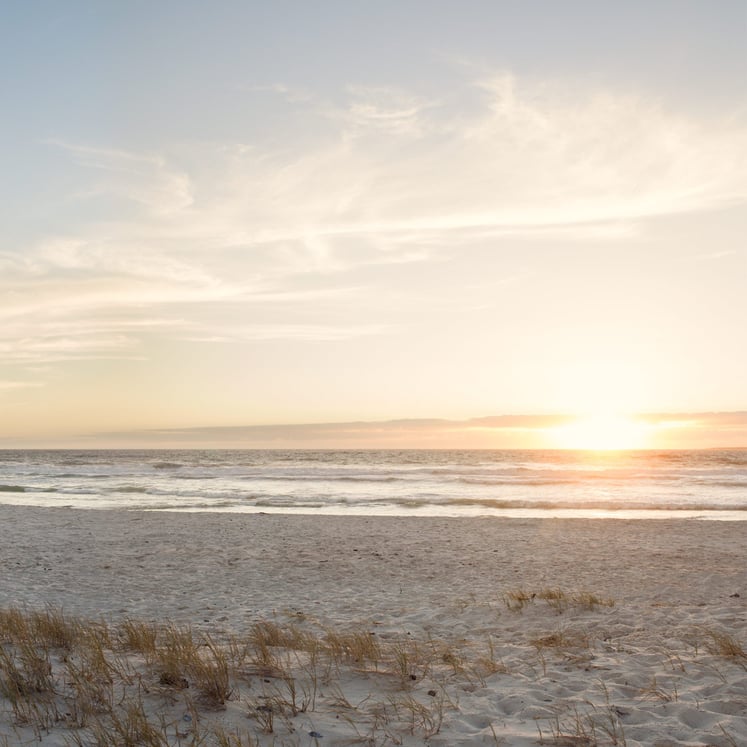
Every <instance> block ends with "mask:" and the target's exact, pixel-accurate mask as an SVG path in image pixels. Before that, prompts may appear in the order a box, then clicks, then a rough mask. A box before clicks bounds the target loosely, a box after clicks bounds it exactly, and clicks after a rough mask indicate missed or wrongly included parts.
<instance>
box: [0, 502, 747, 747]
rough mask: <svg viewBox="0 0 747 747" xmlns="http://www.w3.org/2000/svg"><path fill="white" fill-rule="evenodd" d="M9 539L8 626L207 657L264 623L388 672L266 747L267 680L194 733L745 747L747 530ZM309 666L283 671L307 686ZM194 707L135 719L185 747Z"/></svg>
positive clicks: (141, 533) (135, 533)
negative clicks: (156, 639) (347, 649)
mask: <svg viewBox="0 0 747 747" xmlns="http://www.w3.org/2000/svg"><path fill="white" fill-rule="evenodd" d="M0 522H2V527H3V538H4V541H3V543H2V546H1V547H0V563H2V568H3V580H2V584H1V585H0V608H5V609H7V608H11V607H17V608H21V609H27V610H38V609H43V608H44V607H45V605H53V606H54V607H57V608H62V609H63V610H64V612H65V614H67V615H70V616H79V617H82V618H88V619H100V618H103V619H105V620H107V621H108V622H109V623H110V624H111V625H113V626H116V625H117V624H118V623H119V622H121V621H122V620H124V619H127V618H137V619H140V620H143V621H153V622H156V623H160V622H164V621H166V620H170V621H173V622H174V623H177V624H179V625H190V626H192V628H193V629H194V630H195V632H196V633H198V632H207V633H209V634H210V635H212V636H213V637H214V638H215V639H216V640H225V639H226V638H227V637H228V636H230V635H236V636H239V637H241V636H243V635H246V633H247V631H249V630H250V629H251V627H252V625H253V624H255V623H257V621H260V620H270V621H273V623H274V624H275V625H277V626H279V627H280V628H284V627H289V626H295V627H296V628H297V629H299V630H305V631H307V632H308V633H309V635H312V636H316V637H317V638H318V639H319V640H322V639H324V636H325V635H327V631H328V630H329V629H332V630H335V631H351V630H358V631H366V632H367V633H368V634H369V635H372V636H375V637H376V639H377V641H378V642H379V643H380V645H381V646H382V651H383V653H382V655H381V661H379V662H376V663H375V665H374V663H373V662H368V663H365V662H362V661H358V662H354V661H351V662H347V663H344V662H343V663H340V662H337V664H336V667H335V675H334V677H328V678H327V681H326V684H322V685H321V686H320V689H319V693H318V698H317V699H316V702H315V704H314V708H313V710H312V709H309V708H307V709H306V711H305V712H302V713H298V714H296V715H295V716H293V715H289V714H285V715H284V716H283V718H282V719H276V724H275V726H274V728H273V733H272V734H263V733H262V728H261V724H260V723H259V721H258V720H257V719H256V718H250V717H249V716H248V714H250V712H251V709H252V708H253V707H254V708H256V703H257V702H258V701H257V700H256V699H257V698H258V697H262V692H263V688H264V689H266V688H267V687H268V686H269V685H270V684H271V683H269V684H268V678H267V677H264V676H261V674H257V673H256V672H254V673H253V674H252V673H251V672H249V673H246V672H245V673H244V674H245V676H244V677H243V678H241V677H239V678H238V679H236V681H235V682H234V688H233V690H234V692H233V694H232V697H231V699H229V700H228V701H227V703H226V704H225V707H224V708H222V709H220V710H215V709H205V710H204V712H202V711H201V712H200V714H201V715H200V717H199V718H200V721H201V722H204V724H206V725H211V724H222V725H223V726H224V727H225V728H227V729H239V730H241V731H242V732H246V735H247V736H246V737H245V739H246V740H247V741H245V742H242V743H241V744H250V743H252V742H251V741H248V740H249V736H248V735H249V734H252V735H254V737H256V738H257V739H258V740H259V743H260V744H276V745H281V744H288V745H293V744H298V745H305V744H320V745H343V744H381V745H384V744H404V745H414V744H424V743H426V744H430V745H462V744H464V745H469V744H505V745H534V744H541V743H545V744H569V745H570V744H575V745H580V744H627V745H660V746H662V747H663V745H734V744H736V745H747V737H746V736H745V735H747V671H746V669H745V666H746V665H747V658H744V657H742V656H741V655H739V653H738V650H737V653H736V654H735V653H734V652H732V655H730V656H727V655H725V652H724V650H723V649H721V650H720V649H719V645H718V644H719V642H723V641H724V640H729V641H731V642H733V643H736V644H743V645H745V646H747V614H745V612H746V609H745V601H746V600H747V588H746V587H747V584H746V583H745V582H746V581H747V543H745V541H744V539H745V534H744V533H745V527H746V526H747V525H745V524H744V523H739V522H699V521H688V520H663V521H615V520H518V519H517V520H501V519H438V518H412V519H403V518H384V517H377V518H366V517H338V516H308V517H302V516H287V515H256V514H253V515H252V514H208V513H204V514H177V513H143V512H120V511H75V510H66V509H36V508H27V507H16V506H0ZM6 645H8V644H6ZM403 652H406V654H407V656H409V657H410V659H409V660H408V661H407V663H406V668H407V667H409V668H410V669H411V670H412V671H411V672H406V671H405V670H404V669H402V667H401V666H400V667H399V669H398V665H397V662H398V661H399V664H400V665H401V664H402V661H400V659H401V658H402V657H401V655H402V654H403ZM303 656H306V654H305V653H303V654H302V655H298V654H296V655H295V658H294V657H289V658H288V659H287V661H288V662H289V667H290V668H291V669H292V670H293V671H292V675H293V676H294V677H296V678H297V681H298V683H299V686H302V685H303V682H304V676H306V675H305V674H304V672H306V674H308V670H304V668H303V666H302V663H303V661H304V660H303ZM397 656H399V657H400V659H397ZM53 665H54V667H55V668H56V669H55V672H57V668H59V666H61V665H60V664H59V662H57V660H56V659H55V660H54V661H53ZM60 671H61V670H60ZM410 675H411V676H410ZM59 676H60V685H59V688H60V690H63V689H64V687H65V684H64V682H63V681H62V680H64V677H63V676H62V674H60V675H59ZM141 676H142V678H144V680H147V678H148V677H152V676H154V675H153V673H152V672H150V671H149V670H147V668H146V669H143V670H142V675H141ZM270 679H271V678H270ZM429 693H431V694H429ZM192 694H194V693H192ZM343 696H344V698H343ZM184 697H186V695H185V694H184V693H177V694H175V695H174V696H173V698H172V699H171V700H170V701H169V705H168V707H166V706H165V705H164V702H165V701H164V699H163V698H162V697H161V699H160V700H159V699H157V698H156V699H148V700H147V703H146V705H147V709H148V712H149V713H152V714H155V713H156V712H158V711H159V708H160V709H161V712H162V713H163V714H164V715H165V716H166V717H167V720H168V719H172V720H173V723H174V724H178V723H181V724H182V725H181V728H182V731H181V732H179V728H177V727H176V726H175V727H174V728H173V739H172V741H171V743H173V744H177V743H181V744H188V743H190V742H189V741H188V740H189V738H190V737H189V733H190V732H189V729H186V731H185V728H186V727H184V723H186V722H184V723H182V722H180V721H179V719H180V718H181V719H183V718H184V717H185V715H186V712H185V708H186V706H185V705H184V702H185V701H183V700H182V699H183V698H184ZM253 698H254V701H253V700H252V699H253ZM6 700H7V699H6ZM252 702H253V703H254V706H252V705H251V704H252ZM413 704H416V705H413ZM416 706H417V707H416ZM164 708H165V709H166V710H165V711H164V710H163V709H164ZM2 713H3V716H2V723H1V724H0V734H5V735H8V739H9V740H10V741H9V742H8V744H16V743H23V740H29V742H30V741H31V740H33V739H34V738H40V739H41V742H42V743H43V744H49V745H58V744H59V745H62V744H65V743H66V742H65V740H66V739H69V738H70V734H71V728H70V725H69V724H66V723H64V721H62V722H61V723H59V724H56V725H54V726H53V727H51V728H49V730H48V731H47V730H43V733H35V732H34V730H33V728H32V727H31V726H29V725H24V724H19V723H17V719H15V720H14V714H13V712H12V710H11V709H10V708H9V706H8V704H7V702H6V703H5V708H4V709H2ZM418 714H419V715H418ZM255 715H256V712H255ZM191 718H192V717H190V719H191ZM190 723H191V720H190ZM190 728H196V727H194V724H192V726H191V727H190ZM37 732H38V730H37ZM169 733H171V732H169ZM177 733H182V734H185V735H187V736H183V737H181V738H180V737H177ZM314 735H316V736H314ZM319 735H321V736H319ZM192 737H194V733H192ZM179 739H181V742H179ZM185 740H186V741H185ZM273 740H274V741H273ZM208 743H209V742H208ZM237 744H238V743H237Z"/></svg>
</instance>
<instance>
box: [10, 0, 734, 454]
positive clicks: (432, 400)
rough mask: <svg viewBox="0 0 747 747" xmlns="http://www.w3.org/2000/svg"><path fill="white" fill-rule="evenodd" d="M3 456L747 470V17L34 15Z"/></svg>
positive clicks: (660, 8) (172, 4) (672, 6)
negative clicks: (546, 462)
mask: <svg viewBox="0 0 747 747" xmlns="http://www.w3.org/2000/svg"><path fill="white" fill-rule="evenodd" d="M0 18H1V20H2V23H0V58H1V61H2V65H0V93H1V94H2V102H3V104H2V106H3V116H2V117H0V158H1V159H2V164H3V168H2V171H1V172H0V211H1V213H2V226H3V230H2V233H1V234H0V448H21V447H49V446H52V447H71V448H78V447H102V448H105V447H122V446H130V447H137V446H184V447H189V448H197V447H207V446H216V447H241V446H247V447H252V448H254V447H274V446H277V447H286V446H296V447H304V448H315V447H334V448H345V447H348V446H349V447H356V448H357V447H398V448H399V447H423V448H427V447H444V448H456V447H459V446H464V447H481V448H510V447H517V448H532V447H540V448H545V447H553V448H555V447H557V448H566V447H579V448H586V447H596V446H599V447H609V448H614V447H626V446H628V447H652V448H689V447H718V446H747V388H746V387H745V381H747V344H745V326H746V324H747V293H745V285H746V281H747V248H746V247H745V241H744V237H745V236H747V209H745V208H746V204H745V203H747V87H746V85H745V82H746V81H747V75H746V74H747V51H746V50H747V44H746V42H747V3H745V2H744V0H712V1H711V2H704V1H702V0H699V1H694V0H676V1H675V0H672V1H669V0H646V2H642V1H640V2H639V1H637V0H631V1H630V2H625V3H600V2H595V1H593V0H587V1H580V0H567V1H566V2H563V3H554V2H549V1H547V2H537V1H536V0H525V1H524V2H521V3H518V2H508V1H501V0H494V1H493V2H477V1H474V0H466V1H464V2H459V3H457V2H439V1H438V0H429V1H428V2H425V1H421V2H415V1H411V2H407V1H406V0H400V1H398V2H389V1H387V0H377V2H364V1H361V2H350V1H349V0H347V1H344V0H340V1H339V2H338V1H334V2H333V1H329V2H325V1H324V0H320V2H316V3H309V2H285V1H283V0H277V1H274V2H264V3H260V2H247V1H244V2H232V1H229V0H216V2H212V3H203V2H194V1H190V0H179V1H178V2H177V1H171V0H161V1H159V2H151V1H147V2H146V1H144V0H130V1H129V2H126V3H114V2H110V3H96V2H92V1H90V0H89V1H86V2H84V1H82V0H80V1H76V0H70V2H66V3H58V2H53V1H51V0H49V1H44V0H38V1H36V0H35V2H28V3H5V4H4V5H3V7H2V9H1V10H0Z"/></svg>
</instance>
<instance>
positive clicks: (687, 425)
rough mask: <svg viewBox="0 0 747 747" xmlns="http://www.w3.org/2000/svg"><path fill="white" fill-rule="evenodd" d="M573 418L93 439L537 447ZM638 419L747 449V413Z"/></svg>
mask: <svg viewBox="0 0 747 747" xmlns="http://www.w3.org/2000/svg"><path fill="white" fill-rule="evenodd" d="M577 419H578V418H577V417H576V416H573V415H562V414H560V415H499V416H486V417H479V418H470V419H466V420H445V419H438V418H421V419H400V420H388V421H355V422H339V423H304V424H298V423H297V424H277V425H247V426H229V427H203V428H175V429H159V430H139V431H127V432H113V433H99V434H89V436H88V437H87V438H89V439H91V440H93V441H96V440H102V441H105V442H111V443H117V444H132V445H135V444H147V445H150V446H171V447H184V448H188V447H190V446H196V445H200V446H204V447H205V448H209V447H211V446H213V447H215V448H219V447H226V446H230V447H235V448H350V449H354V448H383V449H386V448H457V449H458V448H522V447H526V448H537V447H538V446H539V447H542V446H548V445H550V444H551V443H553V440H552V438H551V437H550V438H548V435H549V434H552V433H553V431H554V430H555V429H557V428H559V427H563V426H568V425H571V424H573V423H574V422H576V421H577ZM635 420H636V421H637V422H639V423H641V424H645V425H646V426H648V427H649V428H651V429H654V430H656V432H657V433H659V434H661V437H660V438H659V443H658V444H654V446H655V447H656V446H661V447H667V448H691V447H693V448H697V447H708V446H719V445H720V446H729V445H742V446H743V445H744V444H745V443H747V412H743V411H740V412H718V413H651V414H643V415H639V416H637V417H636V418H635Z"/></svg>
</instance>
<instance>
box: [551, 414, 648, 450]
mask: <svg viewBox="0 0 747 747" xmlns="http://www.w3.org/2000/svg"><path fill="white" fill-rule="evenodd" d="M650 430H651V427H650V426H649V425H647V424H646V423H642V422H639V421H635V420H632V419H631V418H627V417H623V416H610V415H594V416H589V417H584V418H579V419H578V420H576V421H575V422H573V423H570V424H568V425H563V426H559V427H557V428H553V429H552V432H551V438H552V441H553V443H554V445H555V446H556V447H557V448H561V449H584V450H589V451H617V450H622V449H645V448H646V447H647V446H648V445H649V444H648V440H649V435H650Z"/></svg>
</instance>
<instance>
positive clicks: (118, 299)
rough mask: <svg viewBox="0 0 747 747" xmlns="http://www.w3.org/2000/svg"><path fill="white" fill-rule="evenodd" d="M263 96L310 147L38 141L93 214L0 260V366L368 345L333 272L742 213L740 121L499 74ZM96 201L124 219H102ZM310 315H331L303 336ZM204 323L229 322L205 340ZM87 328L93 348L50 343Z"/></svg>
mask: <svg viewBox="0 0 747 747" xmlns="http://www.w3.org/2000/svg"><path fill="white" fill-rule="evenodd" d="M272 88H273V91H274V92H275V93H278V94H280V95H282V96H288V97H291V98H292V99H293V105H294V107H301V108H304V107H305V109H304V111H305V114H306V120H307V121H308V122H309V123H313V125H314V126H313V127H308V132H303V133H299V137H298V138H297V139H289V140H287V141H285V142H282V143H279V142H273V143H272V144H268V143H267V142H263V143H259V142H257V143H249V144H247V143H212V142H204V143H194V142H193V143H174V144H165V145H164V147H163V148H162V149H161V150H160V151H159V152H137V151H134V150H127V149H124V148H114V147H100V146H93V145H90V144H77V143H71V142H68V141H62V140H50V141H49V145H50V146H51V147H55V148H58V149H61V151H62V152H64V153H67V154H69V156H70V158H71V159H72V160H73V161H75V162H76V163H77V164H78V165H79V166H80V167H81V168H83V169H84V173H85V175H86V177H85V179H84V180H83V181H82V182H81V188H80V190H79V191H78V192H77V193H76V194H77V197H76V199H77V201H78V203H79V204H80V206H81V210H82V212H83V213H85V210H84V208H85V207H86V205H87V204H88V203H91V213H90V217H89V220H87V221H84V222H83V223H82V224H81V223H80V222H79V223H78V224H77V225H75V226H73V225H72V224H71V228H70V231H69V232H68V233H67V234H66V235H57V236H51V237H50V236H48V237H45V238H44V239H42V240H39V241H37V242H36V243H35V244H34V245H33V246H26V247H21V248H20V249H19V251H18V252H14V253H7V254H6V255H4V256H0V268H2V276H1V277H0V291H2V301H0V320H2V321H3V323H4V325H5V326H4V330H3V331H2V332H0V346H1V347H0V349H1V350H2V352H3V354H4V356H6V361H7V360H18V361H32V360H33V361H36V362H43V361H44V360H59V359H60V358H61V357H64V356H65V355H66V354H69V355H73V354H75V355H91V356H94V355H97V354H99V355H102V356H112V355H118V354H121V355H124V356H129V355H132V354H136V353H137V349H138V341H139V339H140V335H141V332H142V330H138V329H137V328H136V327H134V326H133V327H130V328H129V329H128V330H127V332H126V333H125V332H123V331H122V327H121V320H123V319H132V318H140V319H149V320H152V321H151V322H149V323H150V324H151V325H152V326H151V329H153V328H154V327H159V328H160V329H162V331H164V332H168V331H169V330H172V329H174V328H178V334H179V335H180V336H181V338H182V339H193V340H194V339H201V340H207V339H211V340H217V339H236V338H241V337H242V336H243V337H249V338H251V339H263V340H264V339H271V338H272V339H299V338H302V339H316V340H319V341H325V340H337V339H345V338H347V337H355V336H358V335H360V334H367V335H368V334H384V333H386V332H387V331H390V330H391V327H390V326H389V325H386V324H380V323H379V322H378V320H376V319H373V318H362V317H360V316H358V317H356V316H355V315H351V314H350V313H349V312H348V310H349V309H350V308H352V307H353V305H351V303H350V296H351V294H352V293H353V290H354V291H355V293H356V294H358V296H359V297H361V298H364V297H366V295H367V294H368V295H370V296H371V297H374V296H375V295H376V294H378V293H380V289H379V288H375V287H367V283H368V282H370V283H373V282H374V281H373V280H370V281H366V282H363V281H361V280H360V279H359V278H356V279H355V281H351V280H349V279H348V278H347V277H346V273H353V272H356V271H361V270H362V269H365V268H373V267H385V266H386V265H389V264H391V265H394V264H399V263H427V262H433V261H436V260H439V259H441V258H442V257H443V256H445V255H447V254H448V255H453V254H454V253H458V252H462V251H469V249H470V247H472V246H473V245H474V243H475V242H476V241H480V242H486V241H489V240H490V239H492V238H495V237H511V238H513V239H516V240H520V239H533V238H539V237H549V236H556V237H559V238H576V239H577V238H587V239H590V240H617V239H621V238H628V237H630V236H631V235H633V234H634V233H635V232H636V231H640V230H643V228H642V226H643V224H644V223H645V220H646V219H647V218H648V217H651V216H657V215H664V214H672V213H682V212H687V211H700V210H709V209H715V208H719V207H723V206H728V205H732V204H736V203H738V202H741V201H744V200H745V199H746V198H747V126H746V125H745V123H744V122H742V121H724V122H721V123H713V122H698V121H694V120H692V119H688V118H687V117H685V116H683V115H679V114H676V113H673V112H671V111H667V110H666V109H665V108H663V107H662V106H661V105H660V104H659V103H657V102H655V101H650V100H647V99H645V98H637V97H633V96H629V95H618V94H616V93H614V92H611V91H603V92H600V91H589V90H580V89H579V88H578V87H574V86H572V85H570V84H568V83H567V82H565V83H563V82H546V83H543V84H538V83H532V82H527V81H523V80H520V79H517V78H515V77H514V76H512V75H509V74H504V73H500V74H490V75H485V74H483V75H481V76H480V78H479V80H476V81H470V82H469V84H468V85H465V87H464V88H463V89H462V90H460V91H459V92H458V96H456V95H453V96H451V98H449V95H448V94H446V95H445V96H444V97H442V98H439V99H433V98H431V97H429V96H428V95H425V94H422V93H419V92H411V91H406V90H399V89H391V88H384V87H365V86H350V88H349V89H348V90H347V92H346V98H345V100H344V102H343V103H342V104H340V103H339V102H338V103H336V104H335V105H332V104H331V103H324V102H320V100H319V99H318V98H314V97H312V96H307V95H306V94H304V95H298V94H297V92H293V91H292V90H291V89H289V88H285V87H283V86H282V85H278V86H273V87H272ZM457 103H459V104H460V105H457ZM102 196H104V197H110V198H112V199H116V200H122V201H124V203H126V204H127V205H128V206H129V208H130V209H129V210H123V211H122V212H121V216H120V217H118V218H117V219H116V220H113V219H111V217H109V218H108V219H104V218H102V217H100V216H99V215H98V214H97V212H96V206H95V204H94V203H95V201H96V200H97V199H100V198H101V197H102ZM717 256H723V253H714V255H713V257H714V258H716V257H717ZM376 282H381V281H376ZM346 294H347V296H346ZM320 300H324V301H325V303H327V304H328V305H329V308H330V309H334V310H335V313H334V314H332V312H331V311H330V318H329V319H323V320H318V319H314V320H313V322H311V323H310V322H309V320H308V318H307V317H308V315H309V313H310V311H314V312H316V311H317V310H318V304H319V302H320ZM252 304H254V305H255V306H257V305H259V304H263V307H264V308H265V317H264V318H262V319H261V320H259V321H257V323H256V325H254V326H252V325H249V326H247V325H246V324H245V323H244V319H243V316H242V315H241V314H239V313H238V312H237V309H239V308H242V309H244V310H247V309H249V308H250V307H251V306H252ZM205 307H210V308H211V309H213V310H214V309H219V308H221V307H225V308H226V310H227V311H226V314H225V315H224V316H223V317H222V318H221V319H220V320H219V321H218V322H215V323H211V324H208V323H207V321H206V320H205V319H204V318H203V313H202V309H204V308H205ZM270 307H272V308H270ZM229 310H230V311H229ZM281 311H282V314H281V313H280V312H281ZM333 315H334V317H335V321H334V323H333V321H332V318H331V317H332V316H333ZM91 317H96V319H97V320H98V323H97V326H96V329H95V331H92V332H91V333H90V334H86V335H81V336H78V337H77V338H73V337H71V335H70V334H66V333H65V332H64V330H62V329H61V327H60V323H61V322H62V323H64V324H67V325H74V324H76V323H78V322H80V320H82V319H87V318H91ZM45 356H46V357H45Z"/></svg>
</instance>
